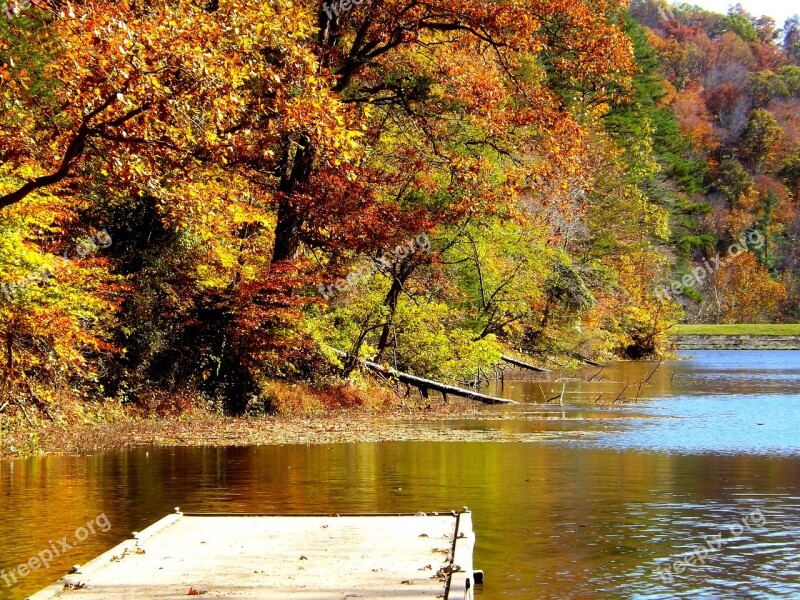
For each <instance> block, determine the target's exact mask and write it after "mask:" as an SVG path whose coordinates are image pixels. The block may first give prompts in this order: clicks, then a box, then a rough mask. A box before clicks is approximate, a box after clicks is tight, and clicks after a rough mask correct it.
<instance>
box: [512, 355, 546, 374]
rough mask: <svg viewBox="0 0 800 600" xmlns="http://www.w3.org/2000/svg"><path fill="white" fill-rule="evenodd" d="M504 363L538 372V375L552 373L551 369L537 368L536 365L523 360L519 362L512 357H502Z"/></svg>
mask: <svg viewBox="0 0 800 600" xmlns="http://www.w3.org/2000/svg"><path fill="white" fill-rule="evenodd" d="M500 358H501V359H502V360H503V361H504V362H507V363H509V364H512V365H514V366H515V367H521V368H523V369H528V370H530V371H536V372H538V373H550V369H545V368H543V367H537V366H536V365H532V364H529V363H526V362H522V361H521V360H517V359H516V358H511V357H510V356H501V357H500Z"/></svg>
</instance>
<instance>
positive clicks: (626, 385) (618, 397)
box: [611, 383, 628, 404]
mask: <svg viewBox="0 0 800 600" xmlns="http://www.w3.org/2000/svg"><path fill="white" fill-rule="evenodd" d="M627 389H628V384H627V383H626V384H625V387H624V388H622V391H621V392H620V393H619V396H617V397H616V398H614V400H613V401H612V402H611V404H614V402H616V401H617V400H619V399H620V397H621V396H622V394H624V393H625V390H627Z"/></svg>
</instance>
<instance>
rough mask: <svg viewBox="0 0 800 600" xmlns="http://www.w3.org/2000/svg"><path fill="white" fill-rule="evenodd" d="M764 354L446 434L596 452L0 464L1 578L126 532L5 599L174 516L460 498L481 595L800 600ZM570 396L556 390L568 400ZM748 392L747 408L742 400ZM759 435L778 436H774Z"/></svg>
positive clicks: (288, 452)
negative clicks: (541, 434)
mask: <svg viewBox="0 0 800 600" xmlns="http://www.w3.org/2000/svg"><path fill="white" fill-rule="evenodd" d="M747 354H749V355H757V354H758V353H741V354H740V355H737V356H736V357H732V358H730V362H729V363H727V364H725V365H720V364H719V362H718V361H719V360H728V359H727V358H726V357H724V356H723V357H721V358H716V357H715V358H714V359H713V361H712V364H710V365H709V366H708V368H702V367H701V366H698V365H702V364H703V363H702V362H697V363H689V362H683V363H680V362H679V363H673V364H669V365H663V366H662V368H661V369H659V371H658V373H657V374H656V375H654V376H653V377H652V379H651V382H650V383H649V384H648V385H647V386H643V387H646V388H647V393H646V394H645V393H642V394H641V395H642V397H646V398H647V399H646V400H644V401H641V400H640V402H638V403H635V402H629V403H628V404H622V403H620V402H617V403H614V404H610V403H609V404H606V405H603V406H601V403H599V402H598V403H597V404H595V403H594V402H593V397H592V395H591V394H571V393H567V394H565V406H564V407H561V406H550V405H542V406H540V405H530V404H529V405H526V406H521V407H515V408H512V409H510V410H512V411H514V410H516V411H517V412H516V413H514V412H511V413H509V412H508V409H503V408H498V409H497V412H496V413H493V415H494V416H493V418H488V419H485V420H482V421H480V422H469V421H468V422H453V423H448V426H452V427H480V428H489V429H491V428H498V429H502V428H515V430H517V431H537V430H539V429H545V430H548V431H552V430H554V429H556V430H557V429H558V428H559V427H561V428H563V429H562V430H564V431H570V432H571V431H579V430H582V431H585V432H586V433H587V437H586V438H585V440H583V441H581V440H578V441H569V442H556V443H553V442H544V443H491V442H488V443H462V442H455V443H442V442H436V443H432V442H398V443H383V444H360V445H350V444H339V445H326V446H268V447H251V448H204V449H188V448H177V449H135V450H127V451H122V452H112V453H106V454H99V455H94V456H86V457H75V456H62V457H48V458H44V459H38V460H27V461H13V462H10V463H2V464H0V511H2V515H3V518H2V520H0V568H6V569H8V568H9V567H13V566H15V565H17V564H19V563H21V562H23V561H26V560H27V559H28V558H29V557H30V556H32V555H34V554H35V553H37V552H39V551H40V550H41V549H43V548H46V547H47V545H48V540H57V539H60V538H61V537H62V536H64V535H71V534H72V532H74V530H75V528H76V527H78V526H80V525H83V524H85V523H86V522H87V521H89V520H90V519H92V518H94V517H95V516H96V515H97V514H99V513H101V512H105V514H106V516H107V517H108V519H109V521H110V523H111V526H112V527H111V530H110V531H109V532H108V533H98V534H97V535H95V536H91V537H90V538H89V539H87V540H86V541H85V542H84V543H82V544H80V545H79V546H77V547H75V548H72V549H71V550H70V552H69V553H68V554H66V555H64V556H62V557H59V558H58V559H57V561H55V562H54V564H53V566H52V568H51V569H49V570H46V571H45V570H38V571H34V572H33V573H32V574H31V575H29V576H28V577H27V578H25V579H24V580H23V581H22V583H21V584H20V585H17V586H15V587H13V588H9V587H6V586H5V585H4V583H3V582H2V580H0V598H11V599H14V600H16V599H21V598H24V597H25V596H26V595H27V594H28V593H30V592H32V591H35V590H36V589H38V588H40V587H41V586H43V585H45V584H46V583H48V582H50V581H52V580H54V579H56V578H57V577H58V576H59V575H60V574H62V573H63V572H64V571H66V570H67V569H68V568H69V566H71V565H72V564H74V563H81V562H84V561H85V560H87V559H88V558H90V557H93V556H95V555H96V554H98V553H99V552H101V551H103V550H105V549H107V548H108V547H110V546H111V545H113V544H114V543H117V542H119V541H121V540H122V539H125V538H126V537H128V536H129V534H130V532H131V531H134V530H140V529H142V528H143V527H144V526H146V525H147V524H149V523H151V522H153V521H154V520H156V519H158V518H160V517H161V516H163V515H164V514H165V513H167V512H169V511H171V510H172V507H174V506H180V507H181V508H182V509H183V510H186V511H202V512H206V511H225V512H277V513H280V512H295V513H303V512H326V513H327V512H354V511H366V512H406V511H409V512H416V511H418V510H420V509H423V510H446V509H452V508H460V507H461V506H463V505H467V506H469V507H470V508H471V509H472V510H473V511H474V519H475V526H476V530H477V533H478V546H477V549H476V565H477V566H478V567H479V568H482V569H484V570H486V572H487V579H486V585H485V589H484V593H483V597H484V598H490V599H495V598H515V599H520V598H588V597H592V598H595V597H599V598H603V597H607V598H618V597H638V598H675V597H685V598H696V597H713V598H734V597H737V598H738V597H776V596H793V597H800V565H799V564H798V560H797V557H798V554H800V553H799V552H798V550H800V543H799V542H798V535H799V534H800V459H799V458H798V457H797V456H794V455H793V451H792V449H793V448H796V444H797V441H796V440H795V441H793V440H791V439H788V437H787V436H788V434H786V433H785V432H783V429H782V428H783V427H784V426H786V428H787V429H788V428H792V427H793V428H794V430H797V425H798V423H799V422H800V419H798V415H797V412H796V410H794V409H793V408H792V407H796V406H797V400H798V398H797V396H796V394H797V390H798V389H800V387H796V388H794V391H793V392H792V393H793V394H795V395H794V396H793V395H791V394H786V393H781V392H777V391H774V390H777V389H780V388H781V386H784V385H786V381H783V380H781V379H780V378H781V373H782V371H781V369H780V366H779V365H774V366H770V364H760V365H759V366H758V367H757V369H758V370H761V371H763V370H767V371H769V372H770V373H771V377H773V378H774V379H777V380H779V381H777V382H776V381H773V382H772V383H770V385H771V386H773V387H771V388H768V390H767V389H762V390H761V391H760V392H754V386H757V385H758V384H757V380H758V377H756V376H752V377H750V376H747V375H746V374H744V373H740V372H739V370H740V367H741V364H742V363H741V361H746V360H747V359H746V357H745V356H744V355H747ZM700 360H701V361H703V360H705V359H703V358H701V359H700ZM709 360H710V359H709ZM752 360H753V361H755V363H754V364H757V363H758V361H759V360H761V359H760V358H759V357H758V356H754V357H753V359H752ZM790 360H795V361H796V360H797V359H790ZM781 362H782V363H783V365H784V366H786V367H788V370H787V373H788V374H787V375H786V376H785V377H786V378H788V379H789V380H791V379H792V378H793V377H797V373H795V372H794V369H795V367H794V366H792V365H791V364H787V359H786V358H785V357H784V358H782V359H781ZM653 366H654V365H650V366H648V365H641V364H631V365H622V366H621V367H614V369H611V370H609V372H608V374H607V377H608V379H606V380H604V381H601V382H585V381H583V382H581V383H574V387H575V389H577V390H579V391H581V390H582V391H592V393H594V390H590V388H589V387H586V386H591V385H592V384H596V385H598V386H609V387H610V386H611V385H612V383H613V384H614V385H617V386H619V387H620V389H621V387H622V386H624V385H625V383H623V382H628V383H635V382H637V381H639V380H641V379H642V376H643V375H645V376H646V375H647V374H648V373H649V372H651V371H652V368H653ZM673 369H674V370H675V371H676V373H675V375H674V376H673V374H672V370H673ZM596 371H597V369H592V370H589V374H590V375H591V374H592V373H594V372H596ZM709 371H712V372H713V373H709ZM723 372H728V373H731V374H732V375H731V377H732V378H734V379H736V380H737V383H731V382H730V381H728V379H726V377H725V376H723V375H721V373H723ZM717 377H718V378H721V379H722V380H724V381H725V382H726V383H724V384H720V386H719V388H720V389H722V390H727V391H726V392H725V393H716V392H717V390H709V389H707V386H708V383H707V382H708V381H709V378H717ZM670 380H671V381H672V383H670ZM620 384H621V385H620ZM514 385H515V389H517V390H519V391H518V393H519V394H521V395H525V394H528V393H530V394H531V395H532V394H533V393H534V391H532V390H530V389H528V390H527V391H526V389H525V386H526V385H528V384H527V383H521V382H520V383H516V384H514ZM562 385H563V382H552V386H553V387H554V388H557V389H558V390H559V391H560V390H561V387H562ZM637 385H638V384H637ZM670 385H673V386H674V387H675V394H670V392H669V390H670V388H669V386H670ZM731 386H739V387H738V388H737V389H741V390H742V393H743V394H746V395H744V396H737V395H735V394H733V393H732V392H731V391H730V390H731V389H732V388H731ZM629 387H631V386H629ZM569 389H570V386H568V391H569ZM600 389H602V387H601V388H600ZM537 393H538V392H537ZM609 393H610V392H609ZM617 393H619V392H617ZM587 398H591V399H592V400H588V401H587V400H586V399H587ZM754 402H758V403H759V404H758V407H759V409H758V411H757V412H754V410H753V403H754ZM515 415H516V418H512V419H511V420H505V419H507V418H509V417H515ZM755 415H758V422H764V425H763V426H759V425H752V427H753V428H754V427H758V428H759V429H758V430H756V431H757V432H758V433H754V432H753V431H751V429H750V428H742V427H741V423H749V422H750V421H752V418H753V417H754V416H755ZM780 415H783V418H782V421H781V419H780V418H779V416H780ZM602 417H607V419H604V418H602ZM749 420H750V421H749ZM692 424H694V425H692ZM437 426H441V424H439V425H437ZM537 428H539V429H537ZM606 428H607V429H606ZM761 431H764V432H771V433H770V434H769V435H773V436H776V437H775V439H773V440H772V441H770V438H769V435H767V434H766V433H765V434H763V435H762V434H761V433H760V432H761ZM715 432H716V433H715ZM776 432H777V433H776ZM684 437H685V438H686V439H685V440H684V441H682V442H681V441H680V440H683V439H684ZM697 439H700V440H701V442H702V443H700V442H697ZM734 442H735V443H734ZM768 442H769V443H768ZM653 447H656V448H657V451H653ZM720 448H724V449H725V451H724V452H719V451H718V450H719V449H720ZM755 509H758V510H760V511H761V512H762V513H763V515H764V516H765V522H764V524H763V527H754V528H752V529H751V530H747V531H742V533H741V535H739V536H737V537H735V538H732V540H731V541H730V543H727V544H725V545H724V547H722V548H721V549H720V550H719V551H717V552H713V553H710V554H709V555H708V557H707V558H706V560H705V565H699V566H697V567H696V568H690V569H687V570H685V571H684V572H683V573H680V574H675V575H674V576H673V578H672V580H671V581H668V582H664V581H662V580H661V579H659V577H658V576H657V575H656V574H655V570H656V569H657V568H659V567H664V566H666V565H668V564H673V565H674V563H675V561H677V560H679V559H680V558H681V557H682V556H683V555H684V554H685V553H688V552H691V551H692V550H693V549H694V548H695V547H697V546H698V545H699V544H703V543H704V536H713V535H716V534H718V533H725V535H726V536H728V537H732V536H731V534H729V533H727V532H728V531H729V528H730V526H731V525H733V524H735V523H737V522H738V521H739V520H740V519H741V518H742V517H743V516H744V515H747V514H748V513H750V512H751V511H753V510H755Z"/></svg>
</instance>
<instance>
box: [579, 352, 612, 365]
mask: <svg viewBox="0 0 800 600" xmlns="http://www.w3.org/2000/svg"><path fill="white" fill-rule="evenodd" d="M570 354H571V355H572V357H573V358H577V359H578V360H579V361H581V362H585V363H586V364H587V365H591V366H593V367H607V366H608V363H606V364H605V365H603V364H600V363H599V362H597V361H595V360H592V359H591V358H586V357H585V356H583V355H582V354H578V353H577V352H570Z"/></svg>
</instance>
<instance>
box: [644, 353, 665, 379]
mask: <svg viewBox="0 0 800 600" xmlns="http://www.w3.org/2000/svg"><path fill="white" fill-rule="evenodd" d="M663 364H664V359H663V358H662V359H661V360H660V361H658V364H657V365H656V368H655V369H653V372H652V373H650V375H649V376H648V378H647V379H645V380H644V382H645V383H649V382H650V378H651V377H653V375H655V374H656V371H658V370H659V369H660V368H661V365H663Z"/></svg>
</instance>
